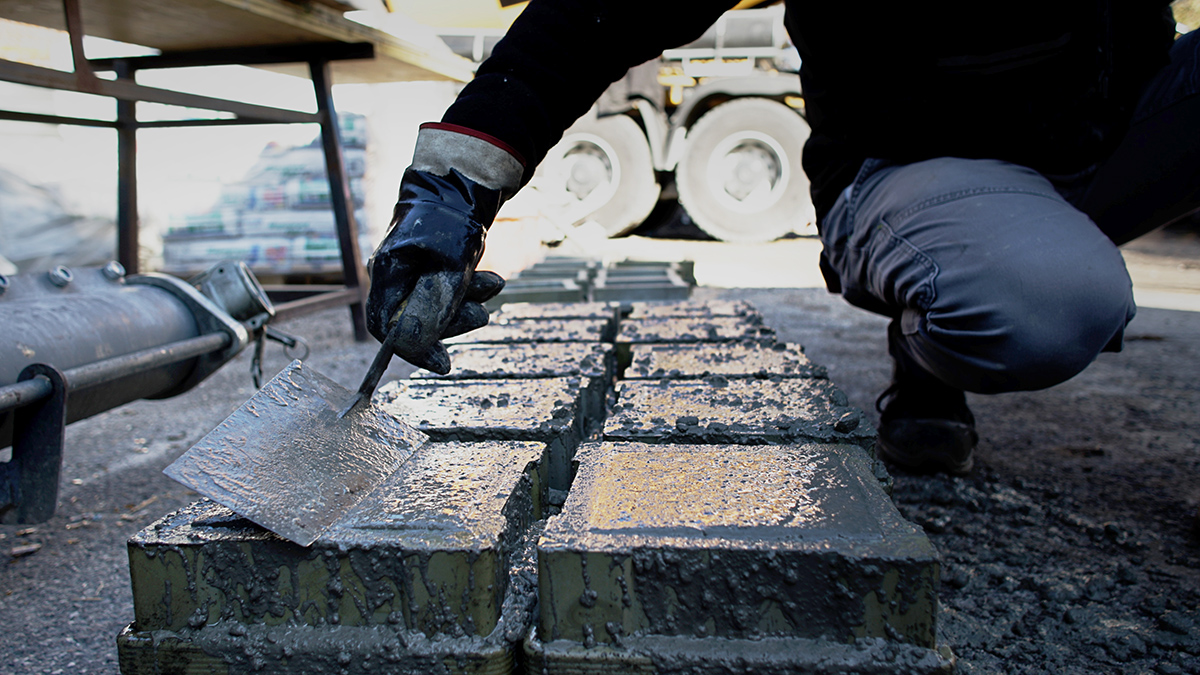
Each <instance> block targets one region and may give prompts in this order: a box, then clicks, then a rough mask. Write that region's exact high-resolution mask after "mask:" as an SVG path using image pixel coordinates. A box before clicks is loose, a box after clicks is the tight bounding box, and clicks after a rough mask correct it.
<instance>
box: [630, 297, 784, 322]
mask: <svg viewBox="0 0 1200 675" xmlns="http://www.w3.org/2000/svg"><path fill="white" fill-rule="evenodd" d="M714 316H746V317H749V316H761V315H759V313H758V310H756V309H755V308H754V305H752V304H750V303H749V302H746V301H745V300H709V301H699V300H689V301H686V302H665V303H660V302H635V303H632V306H631V307H630V311H629V317H628V318H630V319H633V320H641V319H673V318H681V317H714Z"/></svg>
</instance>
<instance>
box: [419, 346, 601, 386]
mask: <svg viewBox="0 0 1200 675" xmlns="http://www.w3.org/2000/svg"><path fill="white" fill-rule="evenodd" d="M448 350H449V352H450V363H451V364H452V365H453V368H452V369H451V371H450V372H449V373H447V374H446V375H438V374H437V373H432V372H430V371H428V370H419V371H417V372H416V373H413V375H412V377H413V378H414V379H436V380H492V379H517V378H548V377H597V378H603V377H611V376H612V374H613V365H614V361H615V356H614V349H613V346H612V345H611V344H605V343H603V342H518V343H514V344H494V343H474V344H472V343H465V344H456V345H450V346H449V347H448Z"/></svg>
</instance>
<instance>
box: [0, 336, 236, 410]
mask: <svg viewBox="0 0 1200 675" xmlns="http://www.w3.org/2000/svg"><path fill="white" fill-rule="evenodd" d="M230 341H231V338H230V337H229V334H228V333H209V334H208V335H200V336H198V337H194V338H190V339H187V340H180V341H179V342H173V343H171V344H168V345H163V346H161V347H151V348H150V349H143V350H141V351H136V352H132V353H130V354H123V355H121V356H114V357H112V358H109V359H104V360H103V361H96V362H95V363H89V364H87V365H83V366H79V367H78V368H72V369H70V370H66V371H63V376H64V377H65V379H66V381H67V385H68V389H69V390H71V391H74V390H78V389H87V388H88V387H95V386H97V385H101V384H105V383H106V382H111V381H112V380H115V379H117V378H119V377H125V376H127V375H136V374H137V373H141V372H145V371H147V370H151V369H153V368H158V367H159V366H165V365H167V364H170V363H175V362H177V361H183V360H185V359H190V358H193V357H196V356H200V355H201V354H208V353H210V352H215V351H219V350H222V349H225V348H226V347H228V346H229V343H230ZM50 392H51V387H50V383H49V382H48V381H46V380H45V379H42V378H35V379H32V380H25V381H24V382H17V383H16V384H10V385H8V386H6V387H0V413H5V412H8V411H10V410H15V409H17V408H20V407H22V406H26V405H29V404H31V403H34V402H37V401H40V400H41V399H43V398H45V397H47V396H49V395H50Z"/></svg>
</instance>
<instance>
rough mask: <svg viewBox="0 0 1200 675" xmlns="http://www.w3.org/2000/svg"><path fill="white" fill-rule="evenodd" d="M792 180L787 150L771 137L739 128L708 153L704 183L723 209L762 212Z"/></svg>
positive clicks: (774, 201)
mask: <svg viewBox="0 0 1200 675" xmlns="http://www.w3.org/2000/svg"><path fill="white" fill-rule="evenodd" d="M790 180H791V167H790V166H788V161H787V152H785V151H784V149H783V146H781V145H780V144H779V142H778V141H776V140H775V139H774V138H772V137H771V136H768V135H767V134H764V133H760V132H757V131H739V132H737V133H734V134H730V135H729V136H726V137H725V138H724V139H722V140H721V142H720V143H718V144H717V145H716V147H715V148H714V149H713V152H712V154H711V155H709V161H708V165H707V167H706V168H705V186H706V187H707V188H708V191H709V193H710V194H711V195H712V196H713V198H714V199H716V201H717V203H718V204H720V205H721V206H722V207H723V208H725V209H728V210H730V211H732V212H734V213H761V212H763V211H766V210H768V209H770V208H771V207H772V206H774V205H775V204H776V203H777V202H778V201H779V200H780V199H781V198H782V197H783V195H784V193H785V192H786V190H787V186H788V183H789V182H790Z"/></svg>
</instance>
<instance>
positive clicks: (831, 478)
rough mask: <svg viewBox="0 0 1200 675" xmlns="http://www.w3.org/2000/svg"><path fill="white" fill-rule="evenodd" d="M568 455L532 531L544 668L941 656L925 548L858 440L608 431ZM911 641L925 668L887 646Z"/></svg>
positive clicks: (939, 664) (776, 667)
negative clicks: (540, 524)
mask: <svg viewBox="0 0 1200 675" xmlns="http://www.w3.org/2000/svg"><path fill="white" fill-rule="evenodd" d="M578 463H579V470H578V475H577V476H576V479H575V484H574V486H573V487H572V490H571V493H570V495H569V496H568V498H567V501H566V504H565V505H564V507H563V511H562V513H560V514H559V515H556V516H553V517H551V518H550V520H549V522H548V523H547V526H546V529H545V531H544V532H543V534H542V537H541V539H540V540H539V542H538V570H539V573H538V585H539V593H538V595H539V617H538V624H537V634H536V639H534V640H531V641H530V642H529V643H527V652H530V653H531V654H532V656H533V657H534V659H535V660H534V663H535V664H537V663H538V662H539V661H540V664H541V665H543V666H545V669H544V670H541V672H551V673H554V672H585V668H584V666H588V669H587V670H586V672H614V673H615V672H672V673H674V672H689V673H692V672H755V673H760V672H761V673H773V672H778V673H784V672H786V673H798V672H860V670H861V672H936V671H937V670H939V669H945V666H946V663H945V660H944V659H943V658H942V657H941V655H939V654H938V653H937V652H936V651H935V650H934V648H935V645H936V626H935V621H936V617H937V596H936V591H937V584H938V563H937V554H936V551H935V550H934V548H933V546H932V545H931V544H930V542H929V540H928V539H927V538H926V537H925V535H924V533H923V532H922V531H921V530H920V529H919V528H917V527H915V526H914V525H912V524H911V523H909V522H907V521H906V520H904V519H903V518H902V517H901V516H900V514H899V513H898V512H897V511H896V509H895V507H894V506H893V505H892V502H891V500H890V499H889V498H888V496H887V495H886V494H885V493H884V492H883V490H882V488H881V487H880V486H879V484H878V482H877V481H876V479H875V476H874V474H873V473H872V466H871V459H870V458H869V457H868V456H867V454H866V453H865V452H863V451H862V450H861V449H860V448H857V447H852V446H847V445H838V444H800V445H779V446H711V445H709V446H700V445H649V444H642V443H608V442H606V443H594V444H593V443H589V444H585V445H584V446H583V447H581V448H580V451H579V455H578ZM855 641H858V642H857V644H856V645H851V643H855ZM804 645H808V646H809V647H810V648H808V649H799V648H798V647H803V646H804ZM891 647H895V650H893V651H889V649H890V648H891ZM906 650H907V652H909V653H910V656H911V655H913V654H917V655H919V656H920V657H921V659H922V660H923V663H924V666H922V667H921V668H914V669H909V668H906V667H904V666H911V664H910V663H899V662H896V661H893V660H891V659H887V658H886V655H887V654H892V655H893V656H894V655H895V654H896V653H900V652H905V651H906ZM855 651H859V652H861V653H862V654H863V656H864V658H863V659H862V660H859V661H854V662H852V663H857V665H860V666H862V668H861V669H859V668H847V669H845V670H837V669H834V668H831V667H830V665H831V664H825V665H824V666H822V665H821V663H822V659H823V658H824V657H837V658H849V657H850V656H852V655H853V653H854V652H855ZM739 664H740V665H739ZM735 665H738V666H739V668H738V669H734V670H721V668H730V667H732V666H735ZM755 665H758V666H761V668H757V667H753V666H755ZM886 666H890V667H892V668H894V670H890V671H888V670H886V669H885V668H886ZM626 667H629V668H628V669H625V668H626Z"/></svg>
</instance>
